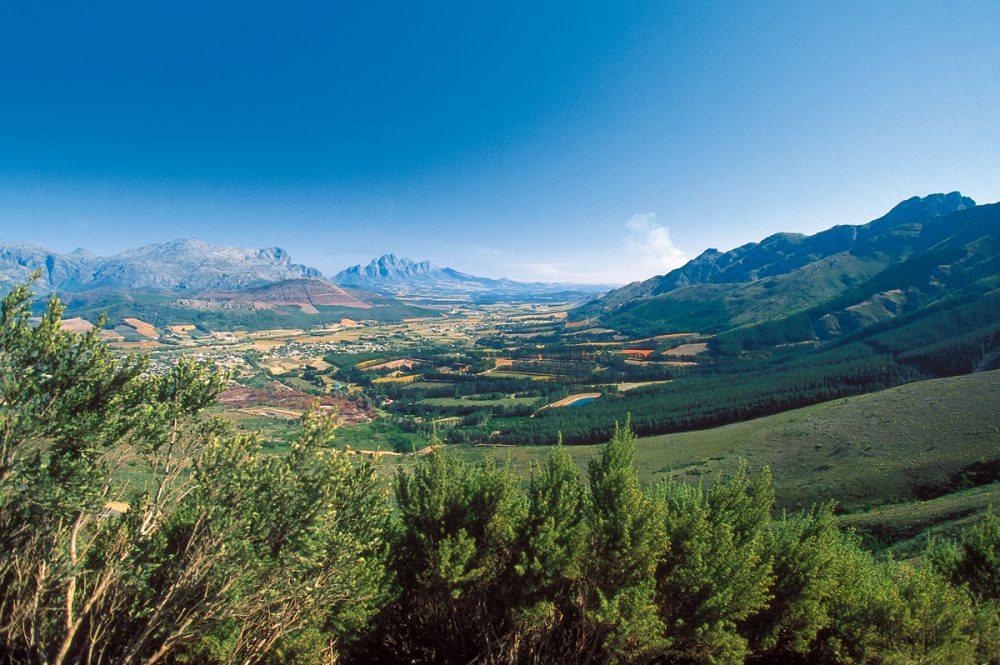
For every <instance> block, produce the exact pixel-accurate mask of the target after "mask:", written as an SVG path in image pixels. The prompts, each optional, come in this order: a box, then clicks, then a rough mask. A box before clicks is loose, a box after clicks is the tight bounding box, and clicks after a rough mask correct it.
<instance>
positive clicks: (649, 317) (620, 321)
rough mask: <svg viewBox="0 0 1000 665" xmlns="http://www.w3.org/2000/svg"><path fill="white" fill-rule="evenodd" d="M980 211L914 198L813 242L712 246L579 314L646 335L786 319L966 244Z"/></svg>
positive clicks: (965, 203)
mask: <svg viewBox="0 0 1000 665" xmlns="http://www.w3.org/2000/svg"><path fill="white" fill-rule="evenodd" d="M981 207H982V206H980V207H979V208H981ZM979 208H977V206H976V203H975V201H973V200H972V199H970V198H968V197H965V196H962V195H961V194H960V193H959V192H952V193H950V194H932V195H930V196H926V197H923V198H919V197H913V198H910V199H907V200H905V201H903V202H901V203H899V204H898V205H896V206H895V207H893V208H892V209H891V210H890V211H889V212H888V213H886V214H885V215H884V216H882V217H880V218H878V219H876V220H874V221H872V222H869V223H867V224H862V225H857V226H853V225H840V226H834V227H832V228H830V229H827V230H826V231H822V232H820V233H817V234H814V235H811V236H806V235H802V234H796V233H779V234H775V235H772V236H770V237H768V238H765V239H764V240H762V241H760V242H757V243H749V244H746V245H743V246H741V247H737V248H736V249H733V250H731V251H728V252H720V251H718V250H715V249H709V250H706V251H705V252H703V253H702V254H700V255H699V256H698V257H696V258H694V259H692V260H691V261H689V262H688V263H687V264H685V265H684V266H681V267H680V268H677V269H676V270H673V271H671V272H669V273H667V274H665V275H660V276H656V277H653V278H650V279H647V280H645V281H642V282H635V283H633V284H629V285H628V286H625V287H622V288H620V289H616V290H614V291H611V292H609V293H607V294H605V295H604V296H602V297H600V298H598V299H596V300H594V301H592V302H590V303H588V304H586V305H584V306H583V307H581V308H579V309H578V310H576V311H575V312H574V315H573V316H574V318H577V319H588V318H589V319H592V320H593V321H594V322H595V323H598V324H600V325H606V326H608V327H611V328H616V329H623V330H639V329H642V330H643V331H645V332H649V331H650V330H654V329H655V330H660V329H673V330H678V329H679V330H699V331H702V332H718V331H722V330H726V329H729V328H732V327H734V326H739V325H747V324H755V323H760V322H762V321H768V320H772V319H775V318H780V317H783V316H787V315H788V314H790V313H792V312H795V311H798V310H802V309H804V308H808V307H812V306H814V305H816V304H817V303H820V302H823V301H825V300H828V299H830V298H833V297H836V296H838V295H840V294H841V293H844V292H845V291H847V290H849V289H851V288H853V287H856V286H858V285H860V284H863V283H865V282H866V281H868V280H870V279H872V278H874V277H875V276H876V275H878V274H879V273H881V272H882V271H884V270H886V269H887V268H889V267H890V266H893V265H895V264H899V263H901V262H905V261H907V260H909V259H910V258H911V257H914V256H916V255H918V254H920V253H921V252H925V251H927V250H929V249H930V248H932V247H934V246H935V245H936V244H938V243H942V242H948V241H949V237H951V236H955V237H956V240H955V241H956V242H957V241H958V240H957V239H958V237H959V235H960V231H961V228H962V226H963V225H965V224H971V225H973V226H975V224H973V223H972V221H971V220H972V219H973V218H972V217H970V216H969V215H968V214H967V213H970V212H971V211H973V210H977V209H979ZM985 232H987V233H988V229H987V230H986V231H985ZM889 297H890V298H896V299H898V298H897V296H896V295H890V296H889Z"/></svg>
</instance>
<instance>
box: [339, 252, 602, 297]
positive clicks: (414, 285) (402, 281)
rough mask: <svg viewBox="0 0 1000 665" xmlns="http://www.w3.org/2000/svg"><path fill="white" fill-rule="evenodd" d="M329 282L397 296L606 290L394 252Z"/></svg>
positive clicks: (582, 292)
mask: <svg viewBox="0 0 1000 665" xmlns="http://www.w3.org/2000/svg"><path fill="white" fill-rule="evenodd" d="M333 282H334V283H335V284H339V285H340V286H345V287H350V288H356V289H365V290H368V291H374V292H376V293H385V294H391V295H397V296H398V295H425V296H429V295H457V294H466V295H468V294H472V295H475V294H479V295H485V294H492V295H497V296H500V295H511V296H513V295H532V294H535V295H541V294H562V293H579V294H590V293H596V292H599V291H604V290H606V286H590V285H577V284H558V283H549V282H518V281H515V280H512V279H503V278H502V279H493V278H490V277H477V276H475V275H469V274H467V273H464V272H460V271H458V270H455V269H454V268H440V267H438V266H435V265H434V264H432V263H431V262H430V261H412V260H410V259H408V258H405V257H398V256H396V255H395V254H385V255H383V256H380V257H378V258H376V259H373V260H372V261H371V262H370V263H368V265H365V266H362V265H361V264H358V265H355V266H351V267H350V268H347V269H346V270H342V271H340V272H339V273H337V274H336V275H334V276H333Z"/></svg>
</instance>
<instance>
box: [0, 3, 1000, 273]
mask: <svg viewBox="0 0 1000 665" xmlns="http://www.w3.org/2000/svg"><path fill="white" fill-rule="evenodd" d="M284 4H289V5H294V6H293V7H286V6H280V7H279V6H278V5H277V4H274V3H261V4H256V3H252V2H241V3H233V4H226V3H204V2H197V3H195V2H191V3H188V2H179V1H175V2H170V3H166V2H159V3H154V2H149V3H146V2H134V1H129V2H120V3H115V2H96V3H95V2H90V3H83V2H79V3H48V2H43V1H38V2H20V1H18V2H8V3H3V5H2V7H0V241H14V240H16V241H29V242H37V243H40V244H43V245H46V246H48V247H51V248H53V249H56V250H61V251H68V250H72V249H74V248H76V247H78V246H84V247H86V248H88V249H90V250H92V251H94V252H96V253H99V254H110V253H114V252H117V251H121V250H123V249H125V248H127V247H130V246H135V245H138V244H145V243H149V242H157V241H163V240H169V239H173V238H177V237H198V238H202V239H204V240H207V241H209V242H214V243H219V244H229V245H237V246H268V245H278V246H281V247H284V248H285V249H287V250H288V251H289V252H290V253H291V255H292V257H293V259H294V260H296V261H299V262H304V263H308V264H311V265H315V266H317V267H319V268H321V269H323V270H324V271H327V272H331V273H332V272H335V271H337V270H339V269H341V268H343V267H346V266H347V265H350V264H353V263H358V262H367V260H369V259H370V258H372V257H373V256H376V255H378V254H382V253H385V252H394V253H396V254H400V255H405V256H409V257H411V258H414V259H425V258H426V259H430V260H431V261H433V262H435V263H438V264H442V265H450V266H452V267H455V268H458V269H460V270H464V271H467V272H472V273H476V274H482V275H487V276H507V277H513V278H518V279H545V280H558V281H577V282H582V281H583V282H585V281H589V282H603V283H607V282H626V281H629V280H633V279H640V278H645V277H649V276H652V275H654V274H658V273H663V272H665V271H666V270H668V269H669V268H671V267H674V266H676V265H677V264H678V263H680V262H683V261H684V260H685V258H692V257H693V256H695V255H697V254H698V253H700V252H701V251H703V250H704V249H706V248H707V247H716V248H719V249H730V248H732V247H735V246H737V245H740V244H743V243H745V242H750V241H754V240H759V239H761V238H763V237H764V236H767V235H769V234H771V233H775V232H778V231H800V232H806V233H811V232H815V231H818V230H821V229H823V228H826V227H829V226H831V225H833V224H837V223H862V222H864V221H867V220H870V219H872V218H874V217H877V216H879V215H880V214H882V213H884V212H885V211H886V210H887V209H888V208H889V207H891V206H892V205H893V204H894V203H896V202H897V201H899V200H901V199H904V198H907V197H909V196H912V195H923V194H929V193H933V192H941V191H952V190H961V191H962V192H963V193H965V194H967V195H970V196H972V197H973V198H975V199H976V200H977V201H979V202H993V201H996V200H998V199H1000V40H998V39H997V38H996V35H997V34H1000V3H998V2H995V1H989V2H919V1H918V2H836V3H834V2H830V3H821V2H753V3H751V2H739V3H737V2H721V3H716V2H684V3H681V2H656V3H644V2H625V3H611V2H595V3H587V2H573V3H558V4H556V3H538V2H532V3H516V2H510V3H470V2H462V3H435V2H424V3H395V2H394V3H379V2H365V3H354V6H353V7H351V6H348V4H347V3H333V2H323V3H284ZM209 5H210V6H209Z"/></svg>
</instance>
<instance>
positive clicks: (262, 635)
mask: <svg viewBox="0 0 1000 665" xmlns="http://www.w3.org/2000/svg"><path fill="white" fill-rule="evenodd" d="M29 305H30V297H29V293H28V289H27V287H18V288H15V289H14V290H13V291H12V292H11V293H10V294H9V295H8V296H7V297H6V298H5V299H4V300H3V309H2V315H0V662H2V663H10V664H14V663H18V664H19V663H46V664H51V665H63V664H69V663H74V664H75V663H88V664H94V665H96V664H99V663H219V664H221V663H303V664H304V663H341V662H357V663H400V662H413V663H462V664H465V663H742V662H750V663H862V662H863V663H900V664H902V663H914V664H915V663H968V664H970V665H971V664H973V663H1000V614H998V607H1000V518H998V517H997V516H996V515H992V514H991V515H988V516H987V517H986V518H985V519H984V520H983V521H981V522H980V523H979V524H978V525H977V526H975V527H972V528H970V529H969V530H967V532H966V533H965V535H964V536H963V537H962V538H960V539H959V540H956V541H948V540H939V541H933V542H930V543H929V544H928V548H927V551H926V554H925V555H924V556H923V557H921V558H920V559H919V560H918V561H916V562H897V561H893V560H883V559H879V558H877V557H875V556H874V555H873V554H871V553H869V552H867V551H865V550H864V549H863V548H862V547H861V546H860V544H859V542H858V540H857V539H856V538H855V537H854V536H852V535H851V534H850V533H846V532H843V531H841V530H839V529H838V527H837V525H836V523H835V521H834V518H833V516H832V506H829V505H821V506H816V507H813V508H812V509H810V510H807V511H805V512H803V513H800V514H795V515H779V516H775V515H774V514H773V511H772V508H773V501H774V494H773V490H772V485H771V480H770V477H769V475H768V473H767V472H766V471H764V472H761V473H760V474H756V475H753V474H749V473H747V472H746V471H745V470H744V471H742V472H740V473H738V474H736V475H735V476H734V477H732V478H728V479H720V480H719V481H718V482H715V483H712V484H709V485H705V486H692V485H687V484H682V483H671V484H663V485H659V486H656V487H652V488H645V487H642V486H640V484H639V482H638V481H637V479H636V475H635V471H634V468H633V456H634V453H635V435H634V434H633V433H632V429H631V426H630V425H628V424H626V425H625V426H624V427H622V428H615V429H613V430H612V431H610V432H608V433H607V435H608V438H609V439H610V440H609V442H608V443H607V444H606V445H605V446H604V448H603V449H602V452H601V453H600V454H599V455H598V456H596V457H595V458H594V459H592V460H591V461H590V464H589V467H588V469H587V472H586V473H585V474H584V475H583V477H581V475H580V474H579V473H578V471H577V468H576V467H575V465H574V464H573V463H572V462H571V460H570V458H569V456H568V454H567V453H566V451H565V450H564V449H562V448H561V447H556V448H555V449H554V451H553V452H552V454H551V455H550V457H549V458H548V460H547V461H546V462H545V463H544V464H543V465H541V466H540V467H539V468H537V469H535V470H534V472H533V473H532V475H531V478H530V480H529V481H528V482H527V483H526V485H522V484H521V483H520V482H519V481H518V480H517V479H516V478H515V477H514V476H513V474H512V473H511V472H510V471H509V470H508V469H506V468H503V467H498V466H495V465H492V464H469V463H465V462H462V461H460V460H459V459H457V458H456V457H453V456H451V455H449V454H448V453H447V452H436V453H434V454H431V455H428V456H426V457H423V458H420V459H419V460H418V461H417V463H416V465H415V466H414V467H413V468H412V470H410V471H404V472H400V474H399V475H398V476H397V477H396V478H395V479H394V481H393V482H392V483H391V487H387V486H386V483H385V482H384V481H382V480H380V478H379V476H378V475H377V474H376V469H375V467H374V466H373V464H372V463H371V462H366V461H359V460H358V458H356V457H351V456H348V455H345V454H344V453H340V452H337V451H335V450H334V449H332V448H331V447H330V446H329V442H330V440H331V438H332V437H333V436H334V434H335V432H334V430H333V427H332V425H331V423H330V422H329V421H327V420H325V419H324V417H321V416H319V415H315V416H312V417H310V418H309V420H308V422H307V423H306V426H305V428H304V430H303V434H302V436H301V437H300V439H299V440H298V441H297V442H296V443H295V444H294V445H293V446H292V447H291V450H290V451H289V452H288V453H287V454H282V455H277V454H270V453H265V452H264V451H263V450H262V448H261V445H260V443H259V441H257V440H256V438H255V437H253V436H246V435H240V434H236V433H235V432H234V431H233V430H232V429H231V428H230V427H228V426H226V425H224V424H222V423H220V422H217V421H216V420H214V419H212V418H209V417H207V416H206V415H205V414H204V412H203V411H204V409H205V407H206V406H208V405H209V404H211V403H212V402H213V400H214V396H215V394H216V393H217V392H218V391H219V390H220V389H221V387H222V386H223V384H224V377H222V376H221V375H219V374H218V373H215V372H213V371H212V370H211V369H210V368H208V367H205V366H202V365H198V364H196V363H193V362H181V363H179V364H178V365H177V367H176V368H174V369H173V370H172V371H170V372H168V373H167V374H165V375H162V376H154V375H150V374H148V373H146V372H145V371H144V370H145V363H144V360H143V359H142V358H136V357H133V358H127V359H124V360H123V359H120V358H118V357H116V356H115V355H114V354H113V353H112V352H110V351H109V350H108V349H107V348H106V347H105V346H104V345H103V344H102V342H101V341H100V339H99V337H98V336H97V333H96V332H92V333H88V334H85V335H77V334H73V333H69V332H66V331H63V330H62V328H61V323H60V322H61V315H62V308H61V306H60V305H59V303H58V302H57V301H55V300H53V301H51V302H50V303H49V306H48V309H47V311H46V313H45V314H44V316H43V317H42V319H41V321H40V322H33V321H31V320H30V309H29ZM837 367H841V365H839V364H837ZM851 367H855V370H852V371H855V372H856V373H857V374H858V375H859V376H862V377H865V376H868V375H869V373H874V375H875V376H877V375H878V373H879V372H881V371H883V369H882V368H883V366H882V365H881V364H880V363H879V362H878V361H877V356H876V357H872V356H864V357H862V358H860V360H859V361H858V364H856V365H851ZM792 376H793V378H794V374H792ZM841 376H842V377H843V378H842V379H841V381H843V382H844V383H845V385H847V384H848V382H849V381H850V380H851V379H850V376H851V375H846V374H841ZM792 385H795V386H800V387H799V388H796V389H794V390H805V389H806V388H804V387H802V386H806V387H808V386H809V385H811V384H809V383H808V382H807V381H806V380H805V379H801V380H796V382H793V384H792ZM734 394H735V393H734ZM788 399H789V400H790V401H791V400H794V399H795V397H794V393H793V394H791V395H790V396H789V398H788ZM692 400H693V401H692V407H691V408H690V411H691V413H696V412H697V404H698V402H697V401H696V400H695V399H694V398H692ZM741 408H744V407H741ZM536 420H540V419H536ZM113 502H124V503H127V506H122V505H121V504H120V503H113Z"/></svg>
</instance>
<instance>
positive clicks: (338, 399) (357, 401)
mask: <svg viewBox="0 0 1000 665" xmlns="http://www.w3.org/2000/svg"><path fill="white" fill-rule="evenodd" d="M218 402H219V404H223V405H225V406H231V407H234V408H238V409H244V410H246V409H255V408H256V409H261V408H262V409H264V411H263V412H262V413H260V414H259V415H271V416H273V417H299V416H301V415H302V414H304V413H305V412H307V411H308V410H309V409H311V408H312V407H313V405H314V404H317V405H318V407H319V409H320V411H328V412H335V413H336V414H337V420H338V421H339V422H341V423H343V424H357V423H367V422H371V421H372V419H373V418H374V417H375V409H374V408H373V407H371V406H369V405H368V404H367V402H366V401H365V400H363V399H361V398H360V397H356V396H340V395H324V396H323V397H316V396H315V395H309V394H308V393H304V392H302V391H300V390H295V389H294V388H289V387H288V386H286V385H284V384H283V383H279V382H277V381H272V382H270V383H268V384H267V386H265V387H264V388H250V387H248V386H241V385H234V386H230V387H229V388H227V389H226V390H224V391H222V392H221V393H219V397H218ZM268 410H270V413H269V412H268ZM279 410H280V412H279ZM289 414H295V415H294V416H290V415H289Z"/></svg>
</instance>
